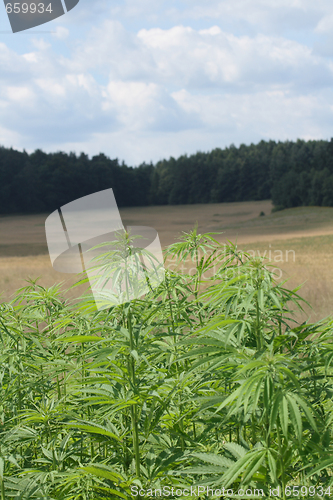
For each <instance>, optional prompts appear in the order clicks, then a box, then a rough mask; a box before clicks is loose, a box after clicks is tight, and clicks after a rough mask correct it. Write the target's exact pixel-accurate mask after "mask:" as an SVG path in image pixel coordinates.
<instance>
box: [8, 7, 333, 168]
mask: <svg viewBox="0 0 333 500" xmlns="http://www.w3.org/2000/svg"><path fill="white" fill-rule="evenodd" d="M0 30H1V33H0V144H1V145H4V146H8V147H10V146H12V147H13V148H17V149H20V150H22V149H26V150H27V151H33V150H35V149H37V148H41V149H43V150H45V151H59V150H61V151H75V152H77V153H80V152H81V151H84V152H85V153H87V154H89V155H94V154H98V153H100V152H104V153H105V154H107V155H108V156H110V157H111V158H116V157H118V158H119V159H120V160H124V161H125V162H126V163H127V164H129V165H133V166H135V165H138V164H140V163H141V162H143V161H146V162H150V161H153V162H156V161H158V160H159V159H162V158H169V157H170V156H175V157H177V156H179V155H181V154H184V153H187V154H191V153H195V152H196V151H209V150H211V149H213V148H215V147H221V148H223V147H225V146H228V145H230V144H231V143H233V144H235V145H239V144H241V143H245V144H249V143H251V142H254V143H256V142H259V141H260V140H261V139H264V140H268V139H274V140H287V139H290V140H295V139H297V138H304V139H329V138H330V137H331V136H333V85H332V84H333V3H332V0H316V2H314V1H313V0H210V1H209V2H206V1H203V0H182V1H180V0H169V1H164V0H114V1H110V0H108V1H107V0H81V1H80V3H79V4H78V6H77V7H75V8H74V9H73V10H72V11H71V12H69V13H68V14H66V15H65V16H63V17H61V18H59V19H57V20H55V21H53V22H51V23H49V24H47V25H44V26H41V27H40V28H35V29H34V30H31V31H30V32H24V33H18V34H11V33H4V32H5V31H9V30H10V26H9V22H8V20H7V16H6V13H5V9H4V7H3V6H1V5H0ZM41 30H43V31H44V30H50V31H51V33H34V31H41Z"/></svg>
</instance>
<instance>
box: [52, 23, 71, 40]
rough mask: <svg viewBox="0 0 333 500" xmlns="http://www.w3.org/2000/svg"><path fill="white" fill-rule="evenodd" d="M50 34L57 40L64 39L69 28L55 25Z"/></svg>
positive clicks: (67, 34)
mask: <svg viewBox="0 0 333 500" xmlns="http://www.w3.org/2000/svg"><path fill="white" fill-rule="evenodd" d="M52 36H53V37H54V38H57V39H58V40H66V38H68V36H69V30H68V29H67V28H64V27H63V26H57V27H56V29H55V31H54V32H53V33H52Z"/></svg>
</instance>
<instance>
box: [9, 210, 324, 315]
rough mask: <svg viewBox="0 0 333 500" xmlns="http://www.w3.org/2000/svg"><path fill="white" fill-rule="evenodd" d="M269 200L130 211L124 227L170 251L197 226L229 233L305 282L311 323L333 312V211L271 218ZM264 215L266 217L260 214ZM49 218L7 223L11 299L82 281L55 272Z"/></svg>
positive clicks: (290, 284) (285, 212)
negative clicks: (32, 283) (141, 230)
mask: <svg viewBox="0 0 333 500" xmlns="http://www.w3.org/2000/svg"><path fill="white" fill-rule="evenodd" d="M271 209H272V204H271V202H270V201H258V202H257V201H256V202H239V203H219V204H209V205H199V204H198V205H179V206H159V207H139V208H125V209H122V210H120V212H121V216H122V220H123V222H124V224H125V225H133V226H136V225H146V226H151V227H154V228H155V229H156V230H157V231H158V233H159V236H160V240H161V243H162V246H163V247H164V248H165V247H166V246H167V245H169V244H170V243H173V242H174V241H175V240H176V239H177V236H178V235H179V234H180V233H181V232H182V231H187V230H189V229H191V228H193V226H194V225H195V223H196V222H197V223H198V229H199V232H200V233H203V232H209V231H212V232H213V231H217V232H221V231H223V234H222V235H219V236H217V239H218V240H219V241H220V242H221V243H224V242H226V241H228V240H230V241H232V242H233V243H235V242H237V244H238V245H239V247H240V248H241V249H244V250H247V251H250V252H251V253H256V254H257V255H262V256H264V255H265V256H266V257H267V258H268V259H269V260H270V262H269V263H270V264H271V265H272V266H273V267H279V268H281V270H282V274H281V280H285V279H288V280H289V281H288V283H287V285H286V286H288V287H295V286H297V285H299V284H301V283H304V285H303V287H302V290H301V292H300V293H301V295H302V296H303V297H304V298H305V299H306V300H308V301H309V302H310V304H311V305H312V308H313V310H312V311H311V310H310V309H307V310H306V312H305V313H304V315H303V318H304V319H307V318H309V317H311V320H312V321H316V320H319V319H321V318H323V317H325V316H328V315H330V314H331V313H332V311H333V301H332V292H333V208H325V207H300V208H294V209H288V210H283V211H281V212H275V213H271ZM261 212H264V214H265V215H264V216H260V213H261ZM47 215H48V214H41V215H29V216H25V215H20V216H5V217H0V235H1V239H0V293H2V300H7V299H9V297H10V295H11V294H12V293H13V292H14V290H16V289H17V288H18V287H20V286H23V284H24V279H25V278H27V277H28V276H30V277H33V278H35V277H37V276H41V280H40V283H41V284H43V285H45V286H50V285H52V284H53V283H56V282H60V281H64V280H65V281H66V282H67V283H68V284H69V283H73V282H74V281H75V277H73V275H70V274H62V273H58V272H56V271H54V270H53V269H52V267H51V263H50V259H49V256H48V253H47V244H46V240H45V231H44V222H45V219H46V217H47Z"/></svg>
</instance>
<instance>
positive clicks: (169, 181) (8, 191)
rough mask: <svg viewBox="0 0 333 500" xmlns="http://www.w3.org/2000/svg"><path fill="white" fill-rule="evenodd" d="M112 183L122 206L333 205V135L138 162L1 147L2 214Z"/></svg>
mask: <svg viewBox="0 0 333 500" xmlns="http://www.w3.org/2000/svg"><path fill="white" fill-rule="evenodd" d="M107 188H113V190H114V193H115V197H116V200H117V203H118V206H120V207H123V206H147V205H167V204H171V205H176V204H191V203H220V202H233V201H248V200H265V199H270V198H271V199H272V200H273V203H274V205H275V206H276V207H278V208H279V209H283V208H290V207H296V206H300V205H322V206H333V197H332V192H333V140H332V139H331V141H323V140H318V141H304V140H297V141H296V142H292V141H285V142H275V141H260V142H259V143H258V144H256V145H254V144H250V145H249V146H246V145H244V144H241V145H240V146H239V147H238V148H236V147H235V146H233V145H231V146H230V147H226V148H224V149H220V148H216V149H214V150H212V151H211V152H208V153H202V152H198V153H196V154H193V155H190V156H187V155H183V156H180V157H179V158H177V159H175V158H172V157H171V158H170V159H169V160H162V161H159V162H157V163H156V165H153V164H152V163H150V164H145V163H143V164H141V165H139V166H138V167H137V168H133V167H128V166H127V165H125V164H124V163H122V164H120V163H119V161H118V159H113V160H112V159H110V158H108V157H107V156H105V155H104V154H99V155H97V156H93V157H92V158H91V159H89V158H88V156H87V155H85V154H83V153H81V154H80V155H75V154H74V153H70V154H69V155H68V154H66V153H61V152H58V153H49V154H46V153H44V152H43V151H41V150H36V151H35V152H34V153H32V154H30V155H29V154H28V153H26V152H22V153H21V152H18V151H15V150H13V149H6V148H4V147H0V214H4V213H18V212H21V213H32V212H52V211H53V210H56V209H57V208H59V207H60V206H63V205H64V204H66V203H69V202H70V201H72V200H73V199H77V198H81V197H82V196H86V195H88V194H91V193H94V192H97V191H101V190H103V189H107ZM261 215H262V214H261Z"/></svg>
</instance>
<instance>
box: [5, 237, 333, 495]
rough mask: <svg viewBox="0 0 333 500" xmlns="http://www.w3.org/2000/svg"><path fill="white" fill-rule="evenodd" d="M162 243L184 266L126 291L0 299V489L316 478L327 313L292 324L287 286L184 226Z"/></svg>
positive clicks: (108, 490) (324, 413)
mask: <svg viewBox="0 0 333 500" xmlns="http://www.w3.org/2000/svg"><path fill="white" fill-rule="evenodd" d="M167 255H171V256H173V257H176V258H178V259H179V260H180V261H184V260H185V259H190V260H191V261H192V262H193V263H194V265H195V267H196V275H195V276H189V275H186V274H181V273H178V272H176V271H173V272H171V271H167V272H166V278H165V280H164V281H163V282H162V283H161V284H160V286H159V288H157V289H155V290H152V291H151V292H150V293H149V295H146V296H145V297H144V298H141V299H136V300H134V301H132V302H130V303H125V304H121V305H115V306H112V307H110V308H109V309H105V310H102V311H91V310H87V308H86V302H85V301H84V300H83V301H82V302H79V303H76V304H74V303H70V302H69V301H67V300H65V299H64V298H63V294H62V292H61V287H60V285H56V286H53V287H51V288H50V289H45V288H43V287H42V286H40V285H39V284H38V281H32V280H30V281H29V282H28V284H27V286H25V287H24V288H22V289H20V290H18V292H17V293H16V296H15V297H14V298H13V300H12V301H11V302H10V303H2V304H1V305H0V360H1V363H0V380H1V387H0V390H1V394H0V498H1V500H8V499H16V500H19V499H43V500H51V499H52V500H55V499H56V500H88V499H89V500H90V499H108V498H113V499H130V498H133V497H135V495H134V494H133V492H132V489H131V488H132V487H133V486H135V485H136V486H138V487H143V488H144V489H149V488H157V489H158V488H162V487H163V486H166V485H168V486H175V487H176V486H178V487H181V488H183V487H189V486H195V485H208V486H209V487H213V486H214V485H215V486H216V487H225V488H227V487H232V488H234V489H237V488H238V487H246V486H247V487H251V488H262V489H263V491H264V492H265V494H266V495H269V487H277V486H280V488H282V490H281V491H283V492H284V491H285V487H287V486H290V485H291V486H292V485H297V484H300V485H308V486H312V487H317V486H320V485H323V484H324V485H328V484H330V482H331V478H330V470H331V468H332V466H333V460H332V451H333V445H332V440H331V437H332V422H333V404H332V400H331V397H332V393H333V387H332V377H333V368H332V362H333V342H332V340H333V335H332V333H333V329H332V327H333V323H332V321H326V322H319V323H317V324H297V323H296V322H295V321H293V319H292V318H293V313H292V310H293V309H295V307H302V299H301V297H300V296H299V295H298V290H288V289H287V288H285V286H284V285H281V284H278V283H277V282H276V281H275V279H274V275H273V274H272V272H270V271H269V269H268V268H267V267H266V266H265V264H264V262H263V261H262V260H260V259H253V258H250V257H249V256H248V255H247V254H245V253H242V252H240V251H239V250H238V249H237V246H236V245H233V244H231V243H229V244H228V245H227V246H224V247H222V246H220V245H219V244H218V243H217V242H216V240H215V239H214V237H213V235H212V234H204V235H200V234H198V233H197V228H195V229H194V230H193V231H191V232H189V233H183V236H182V238H181V241H180V242H178V243H175V244H174V245H171V246H170V247H169V248H168V250H167ZM209 272H210V273H211V277H210V278H208V277H207V278H205V279H204V276H206V275H208V273H209ZM170 498H179V496H178V495H177V496H176V495H174V496H170ZM184 498H185V497H184ZM197 498H199V497H197ZM200 498H204V497H203V496H201V497H200ZM205 498H206V497H205Z"/></svg>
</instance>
